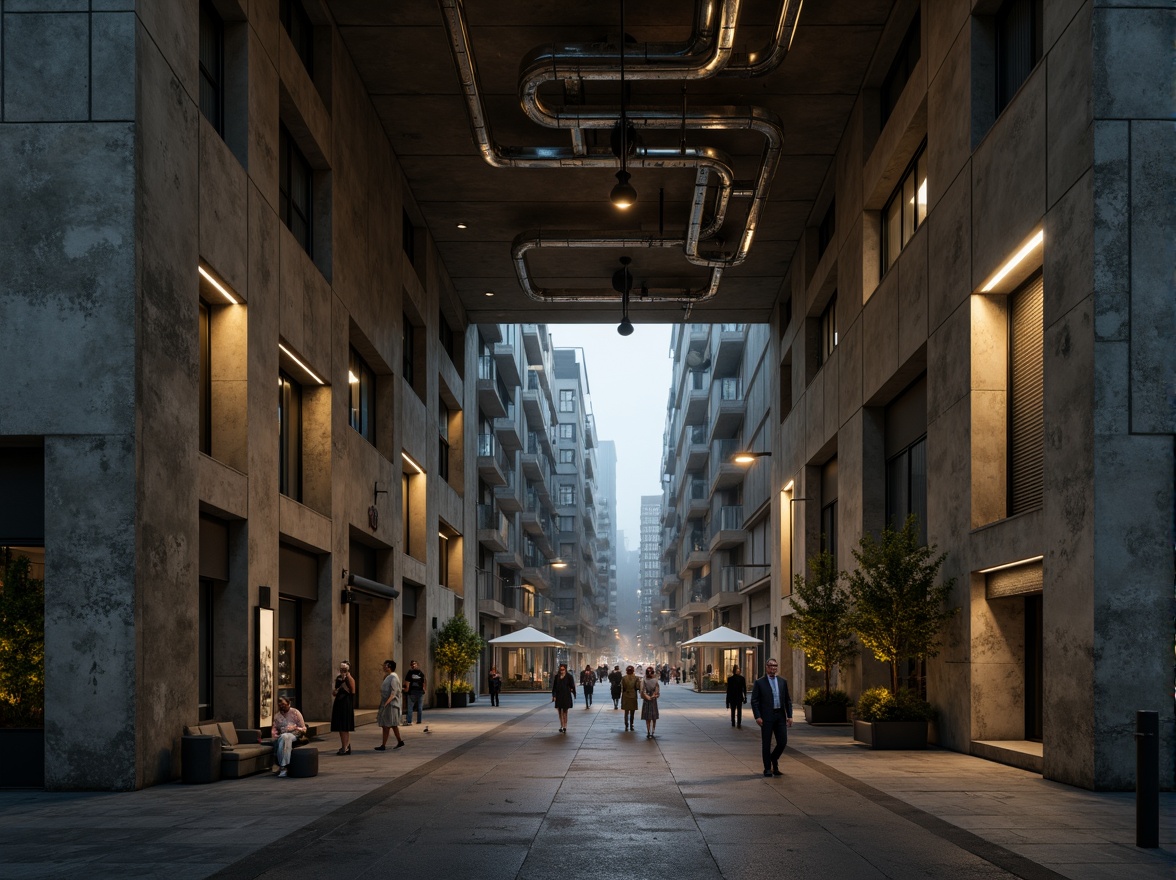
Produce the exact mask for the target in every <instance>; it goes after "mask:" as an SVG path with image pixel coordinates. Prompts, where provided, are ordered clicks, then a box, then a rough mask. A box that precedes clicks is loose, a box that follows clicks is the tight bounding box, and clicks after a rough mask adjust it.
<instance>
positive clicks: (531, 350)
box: [521, 324, 551, 366]
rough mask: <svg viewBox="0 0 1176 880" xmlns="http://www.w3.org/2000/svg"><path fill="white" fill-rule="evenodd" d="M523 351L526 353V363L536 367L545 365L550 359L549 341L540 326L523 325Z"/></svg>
mask: <svg viewBox="0 0 1176 880" xmlns="http://www.w3.org/2000/svg"><path fill="white" fill-rule="evenodd" d="M521 329H522V335H523V350H524V351H525V352H526V353H527V363H528V364H534V365H536V366H542V365H545V364H546V363H547V361H548V359H549V358H550V357H551V340H550V339H549V338H548V336H547V334H546V333H544V332H543V329H542V325H541V324H523V325H522V327H521Z"/></svg>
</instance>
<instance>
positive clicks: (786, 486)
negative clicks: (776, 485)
mask: <svg viewBox="0 0 1176 880" xmlns="http://www.w3.org/2000/svg"><path fill="white" fill-rule="evenodd" d="M792 486H793V481H792V480H789V481H788V482H787V483H785V484H784V491H785V492H789V493H791V492H792Z"/></svg>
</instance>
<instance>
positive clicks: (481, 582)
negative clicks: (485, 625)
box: [477, 571, 507, 619]
mask: <svg viewBox="0 0 1176 880" xmlns="http://www.w3.org/2000/svg"><path fill="white" fill-rule="evenodd" d="M477 579H478V613H479V614H487V615H489V616H490V617H497V618H499V619H501V618H503V617H506V616H507V612H506V607H505V606H504V605H503V604H502V581H501V579H499V578H498V577H496V576H495V575H494V572H492V571H478V572H477Z"/></svg>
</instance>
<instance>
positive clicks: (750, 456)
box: [731, 452, 772, 464]
mask: <svg viewBox="0 0 1176 880" xmlns="http://www.w3.org/2000/svg"><path fill="white" fill-rule="evenodd" d="M771 455H772V453H770V452H736V453H735V454H734V455H733V456H732V457H731V460H732V461H733V462H735V464H751V463H752V462H754V461H755V460H756V459H757V458H770V457H771Z"/></svg>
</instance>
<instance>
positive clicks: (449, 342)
mask: <svg viewBox="0 0 1176 880" xmlns="http://www.w3.org/2000/svg"><path fill="white" fill-rule="evenodd" d="M437 338H438V339H439V340H440V342H441V348H443V349H444V350H445V353H446V354H447V355H449V359H450V360H451V361H452V360H454V355H453V341H454V335H453V328H452V327H450V326H449V322H448V321H446V320H445V316H444V315H441V314H439V315H438V316H437Z"/></svg>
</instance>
